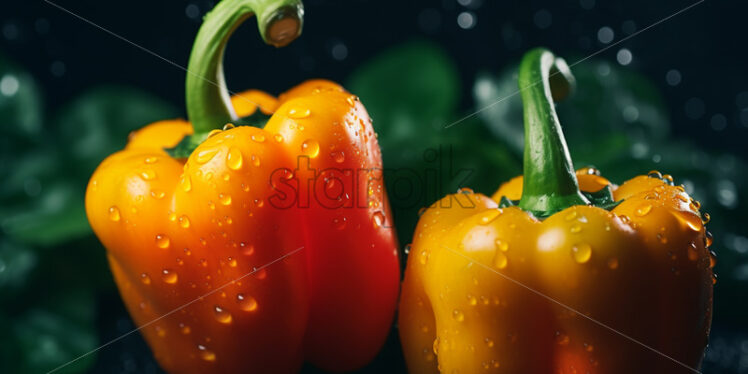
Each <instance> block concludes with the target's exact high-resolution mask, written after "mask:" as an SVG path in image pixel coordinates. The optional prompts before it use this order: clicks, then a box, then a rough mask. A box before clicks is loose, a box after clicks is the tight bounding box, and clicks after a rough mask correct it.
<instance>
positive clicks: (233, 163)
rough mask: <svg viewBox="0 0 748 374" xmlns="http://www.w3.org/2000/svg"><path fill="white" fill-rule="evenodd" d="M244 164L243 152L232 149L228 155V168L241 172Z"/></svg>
mask: <svg viewBox="0 0 748 374" xmlns="http://www.w3.org/2000/svg"><path fill="white" fill-rule="evenodd" d="M253 136H254V135H253ZM243 163H244V160H243V159H242V151H240V150H239V148H236V147H231V149H229V153H228V155H226V166H228V167H229V169H231V170H239V169H241V168H242V164H243Z"/></svg>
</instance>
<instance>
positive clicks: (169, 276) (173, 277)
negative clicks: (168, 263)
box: [161, 269, 179, 284]
mask: <svg viewBox="0 0 748 374" xmlns="http://www.w3.org/2000/svg"><path fill="white" fill-rule="evenodd" d="M178 278H179V277H178V276H177V273H176V272H175V271H174V270H171V269H164V270H162V271H161V279H163V281H164V282H165V283H168V284H175V283H177V280H178Z"/></svg>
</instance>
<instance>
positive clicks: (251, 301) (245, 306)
mask: <svg viewBox="0 0 748 374" xmlns="http://www.w3.org/2000/svg"><path fill="white" fill-rule="evenodd" d="M236 302H237V303H238V304H239V308H240V309H241V310H243V311H245V312H254V311H255V310H257V300H255V298H254V297H252V296H244V295H243V294H238V295H236Z"/></svg>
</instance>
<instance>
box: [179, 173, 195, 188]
mask: <svg viewBox="0 0 748 374" xmlns="http://www.w3.org/2000/svg"><path fill="white" fill-rule="evenodd" d="M179 184H180V186H182V191H184V192H190V191H191V190H192V178H190V176H189V175H183V176H182V179H181V180H180V181H179Z"/></svg>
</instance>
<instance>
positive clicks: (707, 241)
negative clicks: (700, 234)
mask: <svg viewBox="0 0 748 374" xmlns="http://www.w3.org/2000/svg"><path fill="white" fill-rule="evenodd" d="M712 244H714V235H712V233H711V232H710V231H707V232H706V233H705V234H704V246H705V247H707V248H709V247H711V246H712Z"/></svg>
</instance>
